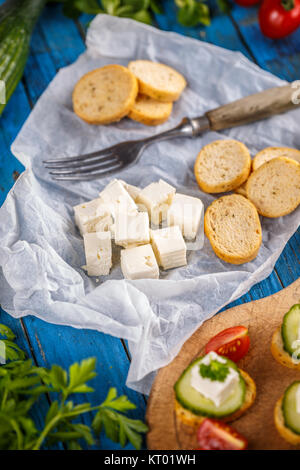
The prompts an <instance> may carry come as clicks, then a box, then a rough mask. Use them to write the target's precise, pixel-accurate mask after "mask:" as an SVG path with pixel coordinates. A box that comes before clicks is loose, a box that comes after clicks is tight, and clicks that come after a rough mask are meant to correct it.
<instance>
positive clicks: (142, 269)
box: [121, 244, 159, 279]
mask: <svg viewBox="0 0 300 470" xmlns="http://www.w3.org/2000/svg"><path fill="white" fill-rule="evenodd" d="M121 269H122V272H123V275H124V277H125V279H158V278H159V269H158V265H157V262H156V259H155V256H154V253H153V250H152V247H151V245H150V244H148V245H141V246H137V247H135V248H127V249H126V250H122V251H121Z"/></svg>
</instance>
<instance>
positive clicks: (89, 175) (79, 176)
mask: <svg viewBox="0 0 300 470" xmlns="http://www.w3.org/2000/svg"><path fill="white" fill-rule="evenodd" d="M123 166H124V163H123V162H119V163H118V164H117V165H114V166H109V167H106V168H103V166H102V167H100V171H90V170H88V171H87V170H85V171H84V172H81V171H77V172H72V173H71V174H70V173H69V174H66V175H64V174H55V175H53V174H52V175H51V176H52V179H54V180H57V181H67V180H69V181H71V180H72V181H80V180H91V179H95V178H99V177H101V176H106V175H109V174H111V173H114V172H116V171H119V170H121V168H122V167H123ZM97 169H98V168H95V169H94V170H97Z"/></svg>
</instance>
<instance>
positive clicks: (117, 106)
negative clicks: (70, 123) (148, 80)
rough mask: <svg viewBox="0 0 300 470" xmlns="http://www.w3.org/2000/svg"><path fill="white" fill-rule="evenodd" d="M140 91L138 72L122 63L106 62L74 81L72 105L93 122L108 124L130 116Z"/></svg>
mask: <svg viewBox="0 0 300 470" xmlns="http://www.w3.org/2000/svg"><path fill="white" fill-rule="evenodd" d="M137 93H138V84H137V80H136V78H135V76H134V75H133V74H132V73H131V72H130V71H129V70H128V69H127V68H126V67H123V66H122V65H105V66H104V67H101V68H99V69H96V70H92V71H91V72H89V73H87V74H85V75H84V76H83V77H81V79H80V80H79V81H78V82H77V84H76V85H75V88H74V91H73V108H74V111H75V113H76V114H77V115H78V116H79V117H80V118H81V119H83V120H84V121H86V122H88V123H90V124H109V123H111V122H115V121H119V120H120V119H121V118H122V117H124V116H127V114H128V113H129V111H130V109H131V108H132V106H133V105H134V102H135V99H136V96H137Z"/></svg>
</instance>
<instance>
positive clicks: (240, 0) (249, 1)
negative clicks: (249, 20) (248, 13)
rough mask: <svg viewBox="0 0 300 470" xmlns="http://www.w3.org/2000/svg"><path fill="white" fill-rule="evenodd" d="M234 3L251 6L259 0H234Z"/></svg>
mask: <svg viewBox="0 0 300 470" xmlns="http://www.w3.org/2000/svg"><path fill="white" fill-rule="evenodd" d="M234 1H235V3H237V4H238V5H241V6H242V7H252V5H256V4H257V3H259V2H260V0H234Z"/></svg>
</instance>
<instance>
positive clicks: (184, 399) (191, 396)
mask: <svg viewBox="0 0 300 470" xmlns="http://www.w3.org/2000/svg"><path fill="white" fill-rule="evenodd" d="M222 357H223V356H222ZM201 359H202V357H199V358H198V359H196V360H195V361H193V362H192V363H191V364H190V365H189V366H188V367H187V369H185V371H184V372H183V373H182V374H181V376H180V377H179V379H178V380H177V382H176V384H175V386H174V390H175V395H176V399H177V401H178V402H179V403H180V404H181V406H183V407H184V408H186V409H188V410H190V411H192V412H193V413H194V414H196V415H201V416H208V417H211V418H218V417H222V416H227V415H230V414H232V413H234V412H235V411H237V410H239V409H240V408H241V406H242V405H243V403H244V400H245V393H246V384H245V381H244V379H243V377H242V376H241V375H240V380H239V382H238V383H237V384H236V388H235V390H234V391H233V392H232V394H231V395H230V396H229V397H228V398H227V399H226V400H225V402H224V403H222V405H221V406H218V407H217V406H216V405H215V404H214V402H213V401H212V400H209V399H208V398H206V397H204V396H203V395H202V394H201V393H200V392H198V391H197V390H195V389H194V388H193V387H192V386H191V371H192V368H193V367H194V366H195V365H196V364H197V363H200V361H201ZM223 359H225V360H226V363H227V365H228V366H229V367H231V368H233V369H235V370H236V371H239V370H238V367H237V366H236V364H234V362H232V361H230V360H229V359H227V358H226V357H223Z"/></svg>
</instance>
